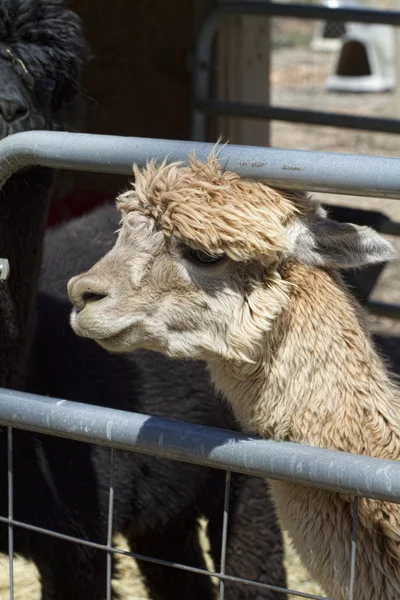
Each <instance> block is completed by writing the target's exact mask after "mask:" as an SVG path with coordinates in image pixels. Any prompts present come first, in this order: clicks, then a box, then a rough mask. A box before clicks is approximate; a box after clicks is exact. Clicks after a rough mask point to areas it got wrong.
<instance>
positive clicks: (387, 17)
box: [191, 2, 400, 141]
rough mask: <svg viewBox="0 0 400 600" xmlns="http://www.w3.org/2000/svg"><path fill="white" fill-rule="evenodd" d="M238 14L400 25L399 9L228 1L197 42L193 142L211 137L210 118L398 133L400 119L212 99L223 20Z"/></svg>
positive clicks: (207, 21) (213, 15)
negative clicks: (215, 54)
mask: <svg viewBox="0 0 400 600" xmlns="http://www.w3.org/2000/svg"><path fill="white" fill-rule="evenodd" d="M234 14H241V15H264V16H271V17H272V16H275V17H291V18H297V19H320V20H326V21H342V22H343V21H344V22H346V21H347V22H349V21H351V22H355V23H373V24H386V25H392V26H399V25H400V11H386V10H373V9H364V8H329V7H328V6H323V5H316V4H295V3H280V2H279V3H278V2H226V3H224V4H221V5H219V6H218V7H217V8H215V9H214V10H213V11H212V12H211V13H210V14H209V15H208V17H207V18H206V19H205V21H204V23H203V25H202V27H201V29H200V33H199V35H198V38H197V42H196V48H195V56H194V70H193V89H192V124H191V138H192V139H193V140H198V141H201V140H205V139H206V137H207V136H206V130H207V119H206V115H211V114H214V115H216V114H224V115H230V116H236V117H246V118H249V117H250V118H256V119H273V120H279V121H292V122H299V123H309V124H313V125H328V126H332V127H347V128H349V127H351V128H352V129H361V130H368V131H384V132H386V133H398V132H399V130H400V121H399V120H397V119H396V120H395V119H376V118H373V117H360V116H359V115H342V114H336V113H324V112H318V111H311V110H310V111H308V110H298V109H289V108H283V107H271V106H265V107H263V106H258V105H251V104H247V103H245V104H244V103H243V104H242V103H235V102H224V101H222V102H221V101H215V100H212V99H211V74H212V72H213V55H212V52H213V47H214V42H215V38H216V35H217V33H218V31H219V28H220V25H221V23H222V22H223V20H224V19H225V18H226V17H228V16H230V15H234Z"/></svg>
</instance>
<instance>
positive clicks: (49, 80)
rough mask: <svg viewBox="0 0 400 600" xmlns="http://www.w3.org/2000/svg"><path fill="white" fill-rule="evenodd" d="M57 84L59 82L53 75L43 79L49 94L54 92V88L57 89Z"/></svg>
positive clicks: (43, 86) (44, 87) (44, 86)
mask: <svg viewBox="0 0 400 600" xmlns="http://www.w3.org/2000/svg"><path fill="white" fill-rule="evenodd" d="M56 85H57V82H56V80H55V79H53V78H52V77H45V78H44V79H43V80H42V88H43V89H44V91H45V92H47V93H48V94H52V93H53V92H54V90H55V89H56Z"/></svg>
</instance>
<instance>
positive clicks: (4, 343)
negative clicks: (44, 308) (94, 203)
mask: <svg viewBox="0 0 400 600" xmlns="http://www.w3.org/2000/svg"><path fill="white" fill-rule="evenodd" d="M52 182H53V174H52V172H51V171H49V170H48V169H30V170H27V171H24V172H21V173H19V174H17V175H14V176H13V177H11V179H9V180H8V181H7V182H6V184H5V185H4V187H3V189H2V190H1V191H0V208H1V212H0V215H1V217H0V218H1V227H0V256H1V257H4V258H7V259H8V260H9V263H10V276H9V278H8V280H7V281H4V282H1V283H0V315H1V319H0V351H1V354H0V386H1V387H10V388H18V387H21V386H22V385H23V373H24V370H25V365H26V360H27V356H28V352H29V348H30V341H31V338H32V334H33V324H34V323H33V322H34V306H35V296H36V291H37V285H38V280H39V272H40V264H41V258H42V246H43V239H44V234H45V230H46V223H47V214H48V207H49V202H50V190H51V186H52Z"/></svg>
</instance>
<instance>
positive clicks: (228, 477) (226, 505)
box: [219, 471, 231, 600]
mask: <svg viewBox="0 0 400 600" xmlns="http://www.w3.org/2000/svg"><path fill="white" fill-rule="evenodd" d="M230 493H231V472H230V471H227V472H226V474H225V490H224V514H223V517H222V540H221V565H220V569H219V572H220V573H221V574H222V575H224V574H225V567H226V545H227V540H228V521H229V498H230ZM219 600H225V581H224V580H223V579H220V581H219Z"/></svg>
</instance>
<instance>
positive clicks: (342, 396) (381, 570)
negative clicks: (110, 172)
mask: <svg viewBox="0 0 400 600" xmlns="http://www.w3.org/2000/svg"><path fill="white" fill-rule="evenodd" d="M135 176H136V184H135V185H134V187H133V189H131V190H130V191H128V192H127V193H125V194H123V195H122V196H120V198H119V200H118V206H119V209H120V210H121V211H122V228H121V231H120V233H119V237H118V241H117V243H116V245H115V247H114V248H113V249H112V250H111V252H109V253H108V254H107V255H106V256H105V257H104V258H103V259H102V260H101V261H100V262H99V263H97V264H96V265H95V266H94V267H93V268H92V269H91V270H90V271H89V272H87V273H84V274H82V275H80V276H78V277H75V278H74V279H72V280H71V281H70V283H69V294H70V298H71V300H72V302H73V303H74V305H75V309H74V311H73V313H72V316H71V323H72V327H73V328H74V330H75V332H76V333H77V334H78V335H81V336H85V337H90V338H93V339H94V340H96V341H97V342H98V343H99V344H100V345H101V346H103V347H104V348H106V349H108V350H110V351H112V352H125V351H132V350H135V349H136V348H149V349H153V350H158V351H161V352H164V353H166V354H168V355H170V356H173V357H185V358H201V359H204V360H206V361H207V363H208V366H209V369H210V372H211V375H212V378H213V380H214V382H215V385H216V387H217V388H218V389H219V390H220V391H222V392H223V394H224V395H225V396H226V398H227V399H228V401H229V402H230V404H231V405H232V408H233V410H234V413H235V415H236V417H237V419H238V420H239V421H240V423H241V424H242V426H243V428H244V429H245V430H246V431H251V432H256V433H258V434H260V435H261V436H263V437H266V438H273V439H276V440H291V441H294V442H300V443H304V444H311V445H314V446H321V447H323V448H334V449H337V450H344V451H348V452H355V453H359V454H367V455H370V456H375V457H380V458H386V459H392V460H398V459H399V456H400V402H399V395H398V390H397V389H396V388H395V387H394V385H393V384H392V383H391V381H390V377H389V375H388V373H387V371H386V369H385V366H384V364H383V363H382V361H381V359H380V358H379V356H378V355H377V353H376V351H375V349H374V348H373V345H372V343H371V339H370V336H369V333H368V332H367V330H366V328H365V325H364V320H363V315H362V313H361V310H360V308H359V306H358V305H357V303H356V302H355V301H354V299H353V298H352V297H351V295H350V294H349V293H348V292H347V290H346V289H345V287H344V286H343V284H342V282H341V279H340V276H339V275H338V271H337V269H338V268H340V267H357V266H361V265H364V264H369V263H373V262H379V261H383V260H389V259H391V258H392V257H393V250H392V247H391V246H390V244H388V243H387V242H385V241H384V240H383V239H382V238H380V236H378V235H377V234H376V233H375V232H373V231H371V230H369V229H360V228H357V227H355V226H354V225H345V224H338V223H335V222H333V221H330V220H329V219H328V218H326V215H325V213H324V212H323V211H322V209H321V208H319V205H318V203H317V202H316V201H314V200H311V199H309V198H307V197H306V196H305V195H304V194H302V193H292V192H287V191H283V190H280V191H278V190H274V189H271V188H269V187H268V186H267V185H265V184H263V183H261V182H256V181H250V180H243V179H241V178H240V177H239V176H238V175H237V174H235V173H232V172H225V173H224V172H223V171H222V170H221V168H220V166H219V164H218V162H217V161H216V160H215V159H213V158H210V160H209V161H208V162H207V163H206V164H202V163H200V162H198V161H197V160H195V159H191V161H190V165H189V166H188V167H186V166H182V165H178V164H173V165H169V166H167V165H165V164H163V165H161V166H159V167H157V166H156V165H155V164H154V163H150V164H149V165H148V167H147V168H146V169H145V170H143V171H139V170H138V169H136V168H135ZM382 477H384V474H382ZM270 485H271V488H272V491H273V494H274V497H275V501H276V505H277V508H278V512H279V516H280V519H281V523H282V525H283V527H284V528H285V529H287V530H288V531H289V533H290V535H291V536H292V538H293V540H294V543H295V545H296V548H297V551H298V552H299V554H300V556H301V558H302V560H303V562H304V564H305V565H306V567H307V568H308V569H309V571H310V572H311V574H312V575H313V576H314V577H315V579H316V580H318V581H319V582H320V583H321V584H322V586H323V587H324V589H325V590H326V592H327V593H328V594H329V595H331V596H333V597H334V598H335V600H346V599H347V590H348V581H349V555H350V538H351V528H352V512H353V499H352V498H351V497H347V496H345V495H340V494H334V493H331V492H327V491H320V490H317V489H313V488H307V487H302V486H299V485H295V484H291V483H284V482H277V481H270ZM359 515H360V524H359V531H358V555H357V562H356V589H355V595H354V600H378V599H379V600H395V599H398V598H400V562H399V561H400V509H399V506H398V505H394V504H388V503H384V502H378V501H373V500H367V499H361V500H360V505H359Z"/></svg>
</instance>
